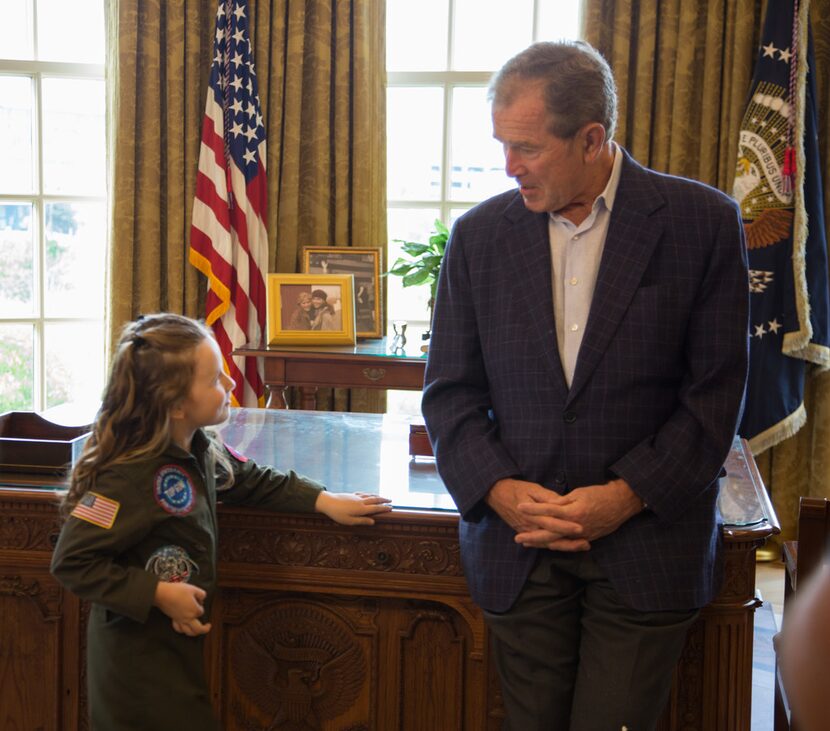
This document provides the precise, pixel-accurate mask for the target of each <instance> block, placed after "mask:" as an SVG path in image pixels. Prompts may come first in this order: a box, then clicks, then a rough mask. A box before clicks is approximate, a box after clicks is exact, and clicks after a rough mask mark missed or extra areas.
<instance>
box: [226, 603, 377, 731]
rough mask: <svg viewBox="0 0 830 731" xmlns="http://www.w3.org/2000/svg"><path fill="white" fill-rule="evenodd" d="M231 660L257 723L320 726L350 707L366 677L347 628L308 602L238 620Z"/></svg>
mask: <svg viewBox="0 0 830 731" xmlns="http://www.w3.org/2000/svg"><path fill="white" fill-rule="evenodd" d="M231 662H232V667H233V674H234V677H235V680H236V683H237V684H238V686H239V688H240V689H241V691H242V693H243V694H244V695H245V696H246V697H247V698H248V699H249V700H250V701H251V702H252V703H253V704H254V705H255V706H256V708H257V709H258V710H259V711H260V712H261V714H262V716H261V720H260V723H261V724H262V725H261V726H257V727H256V728H262V729H272V728H282V727H283V726H286V727H287V728H309V729H312V728H323V726H324V723H325V722H326V721H329V720H331V719H334V718H337V717H338V716H340V715H341V714H342V713H343V712H344V711H346V710H347V709H348V708H350V707H351V705H352V704H353V703H354V701H355V699H356V698H357V696H358V694H359V693H360V689H361V687H362V686H363V681H364V678H365V677H366V659H365V657H364V656H363V652H362V651H361V648H360V646H359V645H358V643H357V642H356V641H355V640H354V638H353V637H352V636H351V633H350V631H349V630H348V629H347V628H346V627H344V626H342V624H341V622H339V621H338V620H337V619H335V618H334V617H332V616H331V615H330V614H329V613H328V612H325V611H323V610H321V609H319V608H317V607H315V606H314V605H313V604H308V603H302V604H299V603H292V604H287V605H281V606H277V607H275V608H273V609H270V610H266V611H263V612H261V613H260V614H258V615H257V616H256V617H255V618H254V619H253V620H252V621H251V622H250V623H248V624H246V625H243V628H241V629H240V631H239V632H238V633H236V635H235V638H234V641H233V644H232V647H231ZM265 678H267V679H269V681H270V682H264V680H263V679H265ZM246 720H247V723H249V724H250V723H251V722H252V721H253V719H252V718H250V717H249V718H248V719H246ZM251 728H253V727H251Z"/></svg>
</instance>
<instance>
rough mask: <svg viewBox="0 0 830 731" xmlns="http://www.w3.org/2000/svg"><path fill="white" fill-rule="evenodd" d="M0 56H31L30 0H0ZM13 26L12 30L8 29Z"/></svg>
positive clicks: (28, 57)
mask: <svg viewBox="0 0 830 731" xmlns="http://www.w3.org/2000/svg"><path fill="white" fill-rule="evenodd" d="M0 18H3V23H2V27H3V28H4V31H3V32H2V33H0V58H25V59H31V58H32V2H31V0H0ZM11 28H13V29H14V31H10V30H9V29H11Z"/></svg>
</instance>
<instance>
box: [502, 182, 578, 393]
mask: <svg viewBox="0 0 830 731" xmlns="http://www.w3.org/2000/svg"><path fill="white" fill-rule="evenodd" d="M505 216H506V218H507V219H508V220H509V221H511V223H512V226H511V227H510V228H509V229H508V235H507V236H508V239H507V242H506V245H507V246H508V247H509V249H508V250H509V251H510V252H511V253H512V254H515V255H511V256H507V257H506V262H507V266H508V267H509V269H510V274H511V277H514V278H515V279H514V281H516V282H519V283H520V286H519V287H518V292H519V295H518V296H519V298H520V299H521V301H522V303H523V306H524V308H525V311H526V312H528V313H530V314H531V319H530V322H529V323H528V337H529V338H532V339H533V341H534V342H536V343H537V344H538V346H539V349H540V351H541V354H542V358H543V360H544V362H545V363H546V364H547V366H548V368H549V369H550V371H551V374H552V376H553V380H554V383H555V385H556V388H557V390H558V391H560V392H561V394H560V395H561V396H562V398H563V399H564V397H565V394H566V393H567V390H568V386H567V383H566V382H565V374H564V372H563V370H562V363H561V361H560V359H559V347H558V345H557V342H556V325H555V322H554V318H553V285H552V279H551V276H552V275H551V261H550V236H549V234H548V216H547V214H544V213H533V212H531V211H528V210H527V208H525V206H524V203H523V202H522V200H521V198H520V197H519V196H518V195H517V196H516V199H515V201H514V202H513V203H512V204H511V205H510V206H509V207H508V208H507V210H506V211H505Z"/></svg>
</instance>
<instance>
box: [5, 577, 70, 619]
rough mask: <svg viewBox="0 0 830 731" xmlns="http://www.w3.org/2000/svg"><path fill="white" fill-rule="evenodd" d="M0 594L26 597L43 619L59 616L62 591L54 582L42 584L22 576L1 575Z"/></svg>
mask: <svg viewBox="0 0 830 731" xmlns="http://www.w3.org/2000/svg"><path fill="white" fill-rule="evenodd" d="M0 596H9V597H18V598H21V599H28V600H29V601H31V602H32V603H33V604H34V605H35V606H36V607H37V608H38V609H39V610H40V614H41V616H42V617H43V619H44V620H49V621H51V620H56V619H60V617H61V610H62V602H63V592H62V591H61V589H60V587H59V586H58V585H57V584H55V583H54V582H49V583H48V584H46V585H43V584H41V583H40V582H39V581H38V580H37V579H32V580H31V581H28V582H27V581H26V580H25V579H24V578H23V577H22V576H2V577H0Z"/></svg>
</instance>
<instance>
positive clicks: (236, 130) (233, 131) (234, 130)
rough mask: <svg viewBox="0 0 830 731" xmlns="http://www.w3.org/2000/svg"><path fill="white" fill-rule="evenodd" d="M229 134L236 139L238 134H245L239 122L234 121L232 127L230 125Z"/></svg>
mask: <svg viewBox="0 0 830 731" xmlns="http://www.w3.org/2000/svg"><path fill="white" fill-rule="evenodd" d="M231 134H232V135H233V137H234V139H236V138H237V137H238V136H239V135H241V134H245V131H244V129H243V127H242V125H241V124H239V122H234V123H233V127H231Z"/></svg>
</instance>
